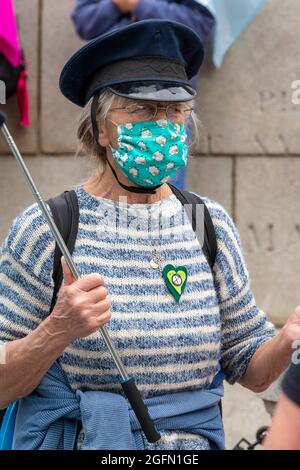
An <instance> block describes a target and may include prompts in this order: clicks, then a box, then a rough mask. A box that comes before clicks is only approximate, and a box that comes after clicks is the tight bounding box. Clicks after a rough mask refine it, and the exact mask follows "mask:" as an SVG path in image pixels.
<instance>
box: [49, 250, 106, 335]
mask: <svg viewBox="0 0 300 470" xmlns="http://www.w3.org/2000/svg"><path fill="white" fill-rule="evenodd" d="M61 263H62V268H63V274H64V283H63V286H62V287H61V289H60V290H59V293H58V297H57V301H56V304H55V307H54V309H53V311H52V313H51V315H50V317H51V320H52V321H53V322H54V323H55V330H56V331H57V332H59V333H63V334H64V335H65V336H66V339H67V340H68V342H69V343H71V342H72V341H74V340H75V339H78V338H83V337H85V336H89V335H90V334H92V333H94V332H95V331H96V330H97V329H98V328H100V327H102V326H104V325H105V324H106V323H107V322H108V321H109V320H110V318H111V312H110V310H109V309H110V307H111V300H110V297H109V296H108V295H107V290H106V288H105V287H104V281H103V278H102V277H101V276H100V274H96V273H95V274H88V275H87V276H82V277H81V278H80V279H78V280H76V279H75V278H74V277H73V275H72V273H71V271H70V269H69V267H68V265H67V263H66V261H65V259H64V257H62V259H61Z"/></svg>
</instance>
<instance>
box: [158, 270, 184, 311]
mask: <svg viewBox="0 0 300 470" xmlns="http://www.w3.org/2000/svg"><path fill="white" fill-rule="evenodd" d="M162 275H163V278H164V281H165V283H166V286H167V288H168V289H169V291H170V292H171V294H172V295H173V297H174V299H175V300H176V302H179V300H180V297H181V296H182V294H183V292H184V289H185V286H186V281H187V277H188V272H187V269H186V267H185V266H178V267H175V266H173V264H167V265H166V266H165V267H164V269H163V271H162Z"/></svg>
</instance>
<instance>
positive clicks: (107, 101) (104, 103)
mask: <svg viewBox="0 0 300 470" xmlns="http://www.w3.org/2000/svg"><path fill="white" fill-rule="evenodd" d="M116 98H117V96H116V95H115V94H114V93H112V92H111V91H109V90H104V91H103V92H102V93H100V94H99V97H98V107H97V122H98V125H99V124H100V125H101V123H103V122H104V121H105V119H106V118H107V115H108V113H109V110H110V108H111V107H112V105H113V103H114V102H115V100H116ZM92 101H93V98H91V99H90V100H89V101H88V103H87V104H86V105H85V107H84V109H83V111H82V114H81V116H80V119H79V125H78V130H77V139H78V149H77V155H78V154H79V153H81V152H83V153H85V154H87V155H89V157H90V161H89V165H90V167H91V173H92V175H91V176H95V175H96V174H100V173H102V171H103V169H104V163H105V157H106V149H105V147H101V145H100V144H99V145H97V143H96V142H95V139H94V135H93V127H92V119H91V106H92Z"/></svg>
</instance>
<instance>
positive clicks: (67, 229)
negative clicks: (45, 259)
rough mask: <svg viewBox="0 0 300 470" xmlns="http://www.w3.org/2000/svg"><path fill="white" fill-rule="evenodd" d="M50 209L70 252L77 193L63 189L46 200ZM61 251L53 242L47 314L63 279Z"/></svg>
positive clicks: (74, 227) (73, 235) (71, 250)
mask: <svg viewBox="0 0 300 470" xmlns="http://www.w3.org/2000/svg"><path fill="white" fill-rule="evenodd" d="M46 202H47V203H48V205H49V207H50V209H51V212H52V216H53V219H54V222H55V224H56V225H57V228H58V230H59V231H60V233H61V235H62V237H63V239H64V241H65V243H66V245H67V247H68V249H69V251H70V253H71V254H72V252H73V249H74V246H75V241H76V237H77V231H78V221H79V208H78V200H77V195H76V192H75V191H74V190H72V191H65V192H63V193H62V194H60V195H59V196H56V197H54V198H52V199H49V200H48V201H46ZM61 256H62V253H61V251H60V248H59V246H58V245H57V243H56V244H55V252H54V262H53V274H52V278H53V281H54V291H53V296H52V301H51V307H50V311H49V314H50V313H51V312H52V310H53V308H54V305H55V303H56V297H57V294H58V291H59V289H60V286H61V284H62V281H63V272H62V266H61V263H60V258H61Z"/></svg>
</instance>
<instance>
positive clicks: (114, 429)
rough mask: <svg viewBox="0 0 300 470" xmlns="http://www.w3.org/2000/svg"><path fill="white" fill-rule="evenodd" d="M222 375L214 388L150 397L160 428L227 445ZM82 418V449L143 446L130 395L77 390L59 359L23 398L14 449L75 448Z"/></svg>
mask: <svg viewBox="0 0 300 470" xmlns="http://www.w3.org/2000/svg"><path fill="white" fill-rule="evenodd" d="M222 381H223V375H220V374H217V377H216V380H215V381H214V383H213V385H212V387H211V388H210V389H203V390H196V391H188V392H180V393H172V394H165V395H160V396H155V397H152V398H147V399H145V404H146V405H147V406H148V410H149V414H150V416H151V418H152V419H153V420H154V422H155V425H156V427H157V429H158V431H161V430H185V431H186V432H192V433H195V434H199V435H202V436H203V437H205V438H207V439H208V440H209V442H210V446H211V448H212V449H224V429H223V423H222V418H221V412H220V406H219V403H220V400H221V398H222V396H223V384H222ZM79 420H81V421H82V425H83V429H84V435H85V437H84V441H83V446H82V450H92V449H97V450H118V449H119V450H125V449H129V450H130V449H132V450H141V449H143V448H144V441H143V437H142V433H141V428H140V425H139V423H138V421H137V418H136V416H135V414H134V412H133V410H132V408H131V407H130V405H129V403H128V402H127V400H126V399H125V398H124V397H123V396H122V395H121V394H117V393H109V392H100V391H99V392H98V391H87V392H82V391H80V390H78V391H77V392H76V393H75V392H74V391H73V390H72V389H71V388H70V386H69V385H68V382H67V379H66V376H65V374H64V372H63V370H62V369H61V367H60V366H59V364H58V363H57V362H55V363H54V364H53V366H52V367H51V368H50V369H49V371H48V372H47V374H46V375H45V376H44V378H43V379H42V381H41V383H40V384H39V386H38V387H37V389H36V390H35V391H34V392H33V393H32V394H31V395H29V396H28V397H25V398H23V399H22V400H20V401H19V405H18V411H17V416H16V420H15V432H14V439H13V446H12V449H13V450H38V449H40V450H73V449H74V447H75V442H76V435H77V426H78V422H79Z"/></svg>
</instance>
